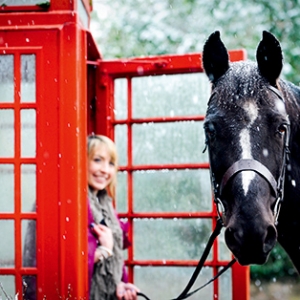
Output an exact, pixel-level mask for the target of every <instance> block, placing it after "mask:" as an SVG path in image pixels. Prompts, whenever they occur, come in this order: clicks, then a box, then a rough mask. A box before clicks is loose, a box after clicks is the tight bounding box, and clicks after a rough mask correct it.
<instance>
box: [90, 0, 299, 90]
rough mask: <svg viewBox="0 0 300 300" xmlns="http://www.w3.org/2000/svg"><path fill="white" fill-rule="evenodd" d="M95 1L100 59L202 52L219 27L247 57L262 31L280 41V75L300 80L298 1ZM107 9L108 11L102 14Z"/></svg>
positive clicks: (229, 42)
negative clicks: (282, 63) (281, 63)
mask: <svg viewBox="0 0 300 300" xmlns="http://www.w3.org/2000/svg"><path fill="white" fill-rule="evenodd" d="M101 5H102V6H101V7H99V8H97V2H95V5H94V13H93V20H92V25H93V26H92V28H93V29H94V35H95V36H96V40H97V42H98V44H99V46H100V49H101V51H102V54H103V55H104V58H117V57H132V56H147V55H158V54H166V53H188V52H201V51H202V48H203V44H204V42H205V40H206V38H207V37H208V35H209V34H210V33H211V32H213V31H215V30H220V31H221V33H222V39H223V40H224V42H225V43H226V45H227V46H228V48H229V49H237V48H245V49H246V50H247V52H248V55H249V58H251V59H253V58H255V50H256V47H257V44H258V41H259V40H260V38H261V32H262V30H269V31H271V32H272V33H273V34H275V35H276V36H277V37H278V39H279V40H280V42H281V44H282V47H283V52H284V54H285V66H284V70H283V74H284V76H285V77H286V78H287V79H288V80H291V81H292V82H294V83H295V84H298V83H299V82H300V71H299V70H300V60H299V59H298V56H299V54H300V47H299V44H298V43H299V42H298V41H299V40H300V14H299V13H298V12H299V10H298V9H299V0H287V1H281V0H274V1H269V0H238V1H236V0H226V1H221V0H203V1H195V0H184V1H183V0H149V1H143V0H126V1H125V0H119V1H109V0H103V1H101ZM104 12H106V13H104Z"/></svg>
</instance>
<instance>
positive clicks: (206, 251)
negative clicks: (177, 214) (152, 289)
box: [137, 218, 236, 300]
mask: <svg viewBox="0 0 300 300" xmlns="http://www.w3.org/2000/svg"><path fill="white" fill-rule="evenodd" d="M222 227H223V222H222V220H221V219H220V218H218V220H217V225H216V227H215V230H214V231H213V233H212V234H211V236H210V238H209V240H208V243H207V245H206V247H205V249H204V252H203V254H202V256H201V258H200V260H199V263H198V265H197V267H196V269H195V271H194V273H193V275H192V277H191V279H190V280H189V282H188V284H187V285H186V287H185V289H184V290H183V291H182V292H181V294H180V295H179V296H178V297H177V298H173V299H171V300H182V299H187V298H188V297H190V296H192V295H193V294H195V293H196V292H198V291H200V290H201V289H203V288H204V287H206V286H207V285H208V284H210V283H211V282H213V281H214V280H216V279H217V278H218V277H219V276H221V275H222V274H223V273H224V272H225V271H226V270H228V269H229V268H230V267H231V266H232V265H233V264H234V263H235V262H236V259H233V260H232V261H231V262H229V263H228V264H227V265H226V266H225V267H224V268H223V269H221V270H220V271H219V272H218V274H217V275H216V276H215V277H213V278H212V279H210V280H209V281H208V282H207V283H205V284H204V285H202V286H201V287H199V288H197V289H196V290H194V291H192V292H190V293H189V291H190V289H191V287H192V286H193V284H194V283H195V281H196V279H197V277H198V275H199V273H200V271H201V270H202V268H203V266H204V263H205V261H206V259H207V256H208V254H209V252H210V249H211V247H212V245H213V243H214V240H215V239H216V238H217V236H218V235H219V234H220V233H221V229H222ZM137 295H138V296H141V297H143V298H145V299H146V300H150V298H149V297H147V296H146V295H145V294H143V293H141V292H138V293H137Z"/></svg>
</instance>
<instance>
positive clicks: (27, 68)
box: [21, 54, 36, 102]
mask: <svg viewBox="0 0 300 300" xmlns="http://www.w3.org/2000/svg"><path fill="white" fill-rule="evenodd" d="M35 97H36V63H35V55H34V54H30V55H25V54H24V55H21V102H35V101H36V100H35Z"/></svg>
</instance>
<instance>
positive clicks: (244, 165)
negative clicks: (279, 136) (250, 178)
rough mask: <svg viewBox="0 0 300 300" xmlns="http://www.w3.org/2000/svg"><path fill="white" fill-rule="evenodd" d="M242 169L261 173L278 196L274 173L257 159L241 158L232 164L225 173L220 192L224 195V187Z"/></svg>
mask: <svg viewBox="0 0 300 300" xmlns="http://www.w3.org/2000/svg"><path fill="white" fill-rule="evenodd" d="M242 171H254V172H256V173H258V174H259V175H261V176H262V177H263V178H264V179H265V180H266V181H267V182H268V183H269V184H270V186H271V188H272V190H273V192H274V196H275V197H277V182H276V180H275V178H274V176H273V175H272V173H271V172H270V171H269V170H268V168H267V167H265V166H264V165H263V164H262V163H260V162H259V161H257V160H255V159H240V160H238V161H236V162H235V163H234V164H232V165H231V167H229V168H228V169H227V171H226V172H225V173H224V175H223V178H222V181H221V184H220V189H219V194H220V195H222V193H223V189H224V188H225V186H226V185H227V183H228V181H229V180H230V178H231V177H233V176H234V175H236V174H237V173H239V172H242Z"/></svg>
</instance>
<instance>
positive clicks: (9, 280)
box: [0, 275, 16, 299]
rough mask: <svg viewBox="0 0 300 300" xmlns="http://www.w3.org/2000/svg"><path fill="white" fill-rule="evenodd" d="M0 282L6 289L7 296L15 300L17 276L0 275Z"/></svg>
mask: <svg viewBox="0 0 300 300" xmlns="http://www.w3.org/2000/svg"><path fill="white" fill-rule="evenodd" d="M0 282H1V283H2V286H3V288H4V289H5V292H6V293H7V295H9V296H10V297H11V298H10V299H14V297H15V296H14V295H15V294H16V285H15V276H13V275H0ZM1 295H2V293H0V299H2V298H1ZM4 299H7V298H4Z"/></svg>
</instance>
